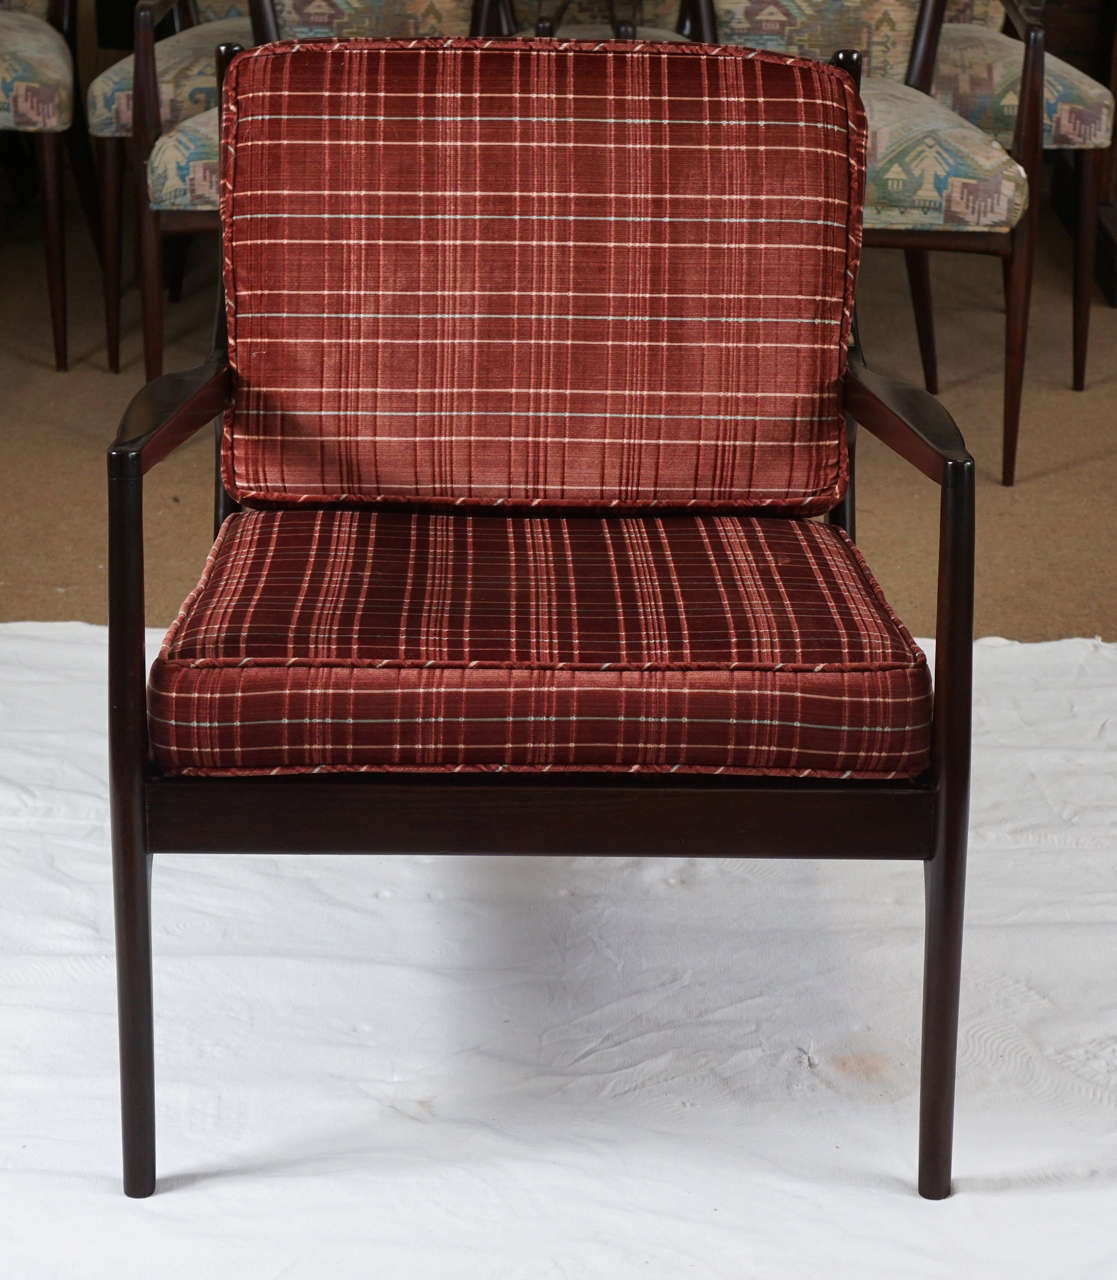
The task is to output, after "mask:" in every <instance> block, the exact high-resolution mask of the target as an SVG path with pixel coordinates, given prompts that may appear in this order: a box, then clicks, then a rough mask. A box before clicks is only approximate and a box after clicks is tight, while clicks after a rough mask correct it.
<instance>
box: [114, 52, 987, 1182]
mask: <svg viewBox="0 0 1117 1280" xmlns="http://www.w3.org/2000/svg"><path fill="white" fill-rule="evenodd" d="M836 61H837V63H838V65H840V66H843V67H845V68H846V69H847V70H850V71H852V72H853V73H856V70H857V58H856V55H839V56H838V57H837V58H836ZM233 386H234V375H233V373H232V371H231V370H230V368H229V366H228V363H227V357H226V352H225V334H224V323H223V312H222V311H219V320H218V326H217V336H216V341H215V346H214V351H213V354H212V355H211V357H210V359H209V361H208V362H207V363H206V364H204V365H203V366H201V367H200V368H198V369H195V370H193V371H191V372H189V373H183V374H171V375H167V376H165V377H161V378H159V379H158V380H156V381H154V382H152V383H151V384H149V385H148V386H147V387H145V388H144V389H143V390H142V391H141V392H140V393H139V394H138V395H137V396H136V398H135V399H134V400H133V402H132V404H131V406H130V407H129V409H128V410H127V412H126V414H125V416H124V419H123V421H122V423H121V426H120V431H119V434H118V436H117V439H116V441H115V443H114V444H113V445H112V446H111V447H110V449H109V453H108V474H109V753H110V790H111V804H112V846H113V883H114V893H115V911H116V948H117V983H118V999H119V1029H120V1073H121V1099H122V1121H123V1148H124V1190H125V1192H126V1194H128V1195H130V1196H147V1195H150V1194H151V1193H152V1191H153V1190H154V1188H155V1092H154V1045H153V1012H152V952H151V875H152V866H153V860H154V857H155V855H156V854H160V853H172V852H173V853H190V852H196V853H223V854H233V853H260V852H271V853H277V852H298V853H316V852H325V851H329V852H335V853H336V852H352V853H358V852H365V853H412V854H414V853H436V852H437V853H445V852H454V853H459V854H477V853H484V854H512V853H516V854H524V853H530V854H543V855H547V854H551V855H569V854H594V855H605V856H624V857H630V856H633V855H640V856H645V857H675V856H679V855H683V854H685V855H688V856H698V857H735V858H738V857H746V856H773V857H793V858H870V859H883V858H898V859H907V860H911V861H916V862H922V863H923V865H924V879H925V895H926V934H925V961H924V986H923V1042H922V1081H921V1099H920V1152H919V1177H918V1187H919V1191H920V1194H921V1195H923V1196H926V1197H928V1198H932V1199H937V1198H942V1197H944V1196H946V1195H948V1194H949V1192H950V1173H951V1150H952V1137H953V1115H954V1084H955V1059H956V1051H957V1036H958V999H959V979H960V965H961V946H962V914H963V897H964V882H965V865H966V839H967V816H968V804H969V777H970V705H971V681H972V675H971V667H972V632H973V564H974V463H973V459H972V458H971V457H970V455H969V453H968V452H967V451H966V448H965V444H964V442H963V440H962V437H961V435H960V433H959V431H958V429H957V427H956V426H955V424H954V423H953V421H952V420H951V418H950V416H949V414H948V413H947V412H946V410H945V409H944V408H943V407H942V405H941V404H939V403H938V401H937V400H935V399H934V398H933V397H932V396H930V395H929V394H928V393H927V392H925V391H922V390H919V389H917V388H914V387H910V386H905V385H903V384H901V383H898V382H894V381H891V380H889V379H887V378H883V377H881V376H879V375H877V374H875V373H873V372H871V371H870V370H869V369H868V368H867V367H866V366H865V364H864V361H863V359H862V358H861V355H860V350H859V348H857V347H856V346H855V347H854V349H853V350H852V352H851V357H850V363H849V369H848V373H847V376H846V379H845V386H844V396H845V401H844V403H845V411H846V416H847V420H848V421H849V422H850V425H851V431H850V439H851V453H852V443H853V437H854V424H860V426H861V427H862V428H864V429H865V430H867V431H869V432H871V433H872V434H873V435H875V436H877V437H878V438H879V439H880V440H882V441H883V442H884V443H885V444H886V445H887V446H888V447H889V448H891V449H893V450H894V451H895V452H896V453H898V454H899V455H900V456H901V457H903V458H905V459H906V460H907V461H908V462H910V463H911V464H912V465H913V466H915V467H916V468H917V469H918V470H919V471H921V472H922V473H923V474H924V475H925V476H927V477H928V478H929V479H930V480H932V481H934V482H935V483H936V484H937V485H938V486H939V488H940V491H941V500H940V532H939V546H938V563H939V577H938V616H937V624H936V651H935V682H934V703H933V726H932V747H931V765H930V767H929V769H928V770H927V772H926V773H925V774H924V775H922V776H921V777H919V778H917V779H914V780H911V781H889V782H877V781H810V780H797V779H784V778H746V777H710V776H702V775H693V774H688V775H668V776H666V777H664V776H663V775H657V776H655V777H647V778H634V777H632V776H631V775H616V774H592V773H587V774H580V775H569V774H566V775H554V774H548V775H540V776H531V775H524V774H518V775H512V774H504V775H501V776H498V777H494V776H493V775H492V774H445V773H436V774H429V773H422V772H419V771H416V772H415V773H412V774H402V775H401V774H396V773H392V774H375V773H373V774H362V775H341V774H332V775H331V774H320V775H310V776H305V775H302V776H293V777H274V778H263V777H261V778H257V777H228V778H222V777H183V776H174V775H169V774H166V773H164V772H163V771H162V770H161V769H160V768H159V767H158V766H157V765H156V764H155V763H154V761H153V759H152V756H151V752H150V748H149V742H148V727H147V695H146V674H147V667H146V658H145V651H144V554H143V477H144V475H145V474H146V472H148V471H149V470H150V469H151V468H152V467H153V466H155V465H156V464H157V463H158V462H160V461H161V460H162V459H163V458H165V457H166V456H167V455H168V454H170V453H171V452H172V451H173V450H174V449H176V448H177V447H178V446H179V445H181V444H182V443H183V442H184V441H186V440H187V439H188V438H190V437H191V436H193V435H194V434H195V433H196V432H198V431H200V430H202V429H203V428H205V427H207V426H209V425H210V424H211V423H212V422H213V421H214V419H215V417H217V416H218V415H220V414H221V413H222V412H223V410H224V409H225V408H226V406H228V405H229V404H230V403H231V397H232V393H233ZM851 471H852V460H851ZM235 507H236V504H235V503H234V502H233V500H232V499H231V498H230V496H229V494H228V493H227V492H226V491H225V489H224V486H223V483H222V480H221V475H220V470H219V469H218V472H217V477H216V482H215V511H214V523H215V527H217V526H219V525H220V524H221V522H222V521H223V520H224V519H225V517H226V516H227V515H228V514H229V513H230V512H231V511H233V510H234V509H235ZM829 519H830V521H831V523H834V524H838V525H840V526H842V527H844V528H845V529H846V530H847V531H848V532H849V533H850V534H851V536H852V534H853V532H854V495H853V480H852V478H851V481H850V488H849V491H848V493H847V495H846V497H845V499H844V500H843V502H842V503H841V504H840V505H839V506H838V507H837V508H836V509H835V510H834V511H833V512H831V513H830V516H829Z"/></svg>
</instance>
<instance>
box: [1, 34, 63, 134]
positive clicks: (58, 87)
mask: <svg viewBox="0 0 1117 1280" xmlns="http://www.w3.org/2000/svg"><path fill="white" fill-rule="evenodd" d="M73 112H74V64H73V61H72V59H71V57H70V50H69V48H67V45H66V41H65V39H64V38H63V37H62V35H61V33H60V32H58V31H56V30H55V29H54V27H52V26H50V25H49V23H46V22H44V21H43V20H42V19H41V18H36V17H33V16H32V15H31V14H29V13H16V12H13V11H11V10H7V9H0V129H16V130H19V131H21V132H28V133H60V132H61V131H62V130H63V129H68V128H69V127H70V121H71V119H72V118H73Z"/></svg>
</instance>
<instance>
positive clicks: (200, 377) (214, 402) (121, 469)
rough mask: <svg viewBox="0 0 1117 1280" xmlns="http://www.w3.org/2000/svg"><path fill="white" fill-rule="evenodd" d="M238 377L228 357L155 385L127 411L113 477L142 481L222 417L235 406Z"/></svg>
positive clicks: (112, 457) (115, 447) (114, 452)
mask: <svg viewBox="0 0 1117 1280" xmlns="http://www.w3.org/2000/svg"><path fill="white" fill-rule="evenodd" d="M232 389H233V377H232V372H231V371H230V369H229V365H228V363H227V361H226V360H225V359H224V357H223V356H220V357H219V356H214V357H213V358H212V359H210V360H208V361H206V363H205V364H203V365H200V366H199V367H198V368H197V369H190V370H189V371H188V372H186V373H165V374H164V375H163V376H162V377H161V378H156V379H155V380H154V382H149V383H148V384H147V386H146V387H144V388H143V390H142V391H140V392H139V393H138V394H137V395H136V397H135V399H133V401H132V403H131V404H130V405H129V406H128V408H127V409H126V410H125V412H124V417H123V418H122V419H121V422H120V430H119V431H118V432H117V433H116V439H115V440H114V441H113V443H112V444H111V445H110V446H109V474H110V475H114V476H141V475H143V474H144V473H145V472H147V471H150V470H151V468H152V467H153V466H155V464H156V463H157V462H161V461H162V459H163V458H165V457H166V456H167V454H169V453H171V452H172V451H173V450H174V449H177V448H178V446H179V445H180V444H182V443H183V442H184V441H185V440H188V439H189V438H190V437H191V436H192V435H193V434H194V433H195V432H196V431H198V430H199V429H200V428H201V427H204V426H206V425H207V423H210V422H212V421H213V420H214V418H216V417H217V416H218V415H219V414H220V413H221V412H222V410H223V409H224V408H225V406H226V405H227V404H228V402H229V397H230V396H231V394H232Z"/></svg>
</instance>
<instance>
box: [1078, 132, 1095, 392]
mask: <svg viewBox="0 0 1117 1280" xmlns="http://www.w3.org/2000/svg"><path fill="white" fill-rule="evenodd" d="M1097 157H1098V153H1097V151H1095V150H1093V149H1090V150H1084V151H1078V152H1076V153H1075V165H1076V167H1077V169H1078V211H1077V216H1076V219H1075V224H1074V389H1075V391H1081V390H1082V389H1083V388H1084V387H1085V386H1086V348H1087V346H1088V344H1089V340H1090V295H1091V294H1092V293H1093V290H1094V254H1095V252H1096V248H1097V242H1098V163H1097Z"/></svg>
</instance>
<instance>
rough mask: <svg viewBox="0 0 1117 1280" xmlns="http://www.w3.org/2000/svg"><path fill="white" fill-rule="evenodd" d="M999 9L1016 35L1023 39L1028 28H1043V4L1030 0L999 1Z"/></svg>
mask: <svg viewBox="0 0 1117 1280" xmlns="http://www.w3.org/2000/svg"><path fill="white" fill-rule="evenodd" d="M1001 8H1002V9H1004V11H1005V16H1006V17H1007V18H1008V20H1009V22H1011V23H1012V25H1013V27H1014V28H1015V30H1016V34H1017V35H1018V36H1020V37H1021V38H1023V37H1024V36H1025V35H1027V32H1028V28H1029V27H1042V26H1043V4H1042V3H1039V4H1036V3H1033V2H1032V0H1001Z"/></svg>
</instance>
